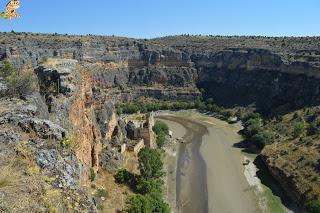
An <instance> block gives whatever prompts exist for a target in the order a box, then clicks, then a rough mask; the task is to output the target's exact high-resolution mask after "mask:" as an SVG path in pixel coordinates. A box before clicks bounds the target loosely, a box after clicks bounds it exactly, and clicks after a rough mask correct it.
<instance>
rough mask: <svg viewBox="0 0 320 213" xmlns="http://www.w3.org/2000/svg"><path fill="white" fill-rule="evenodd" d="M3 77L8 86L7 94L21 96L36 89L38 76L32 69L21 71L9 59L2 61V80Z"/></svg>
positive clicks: (0, 75) (0, 76) (0, 65)
mask: <svg viewBox="0 0 320 213" xmlns="http://www.w3.org/2000/svg"><path fill="white" fill-rule="evenodd" d="M1 79H3V80H4V82H5V86H6V87H7V89H6V91H5V94H6V95H8V96H19V95H26V94H29V93H31V92H33V91H35V89H36V82H37V80H36V76H35V74H34V73H33V72H32V71H31V70H23V71H21V72H20V73H18V71H17V70H16V68H14V67H13V66H12V65H11V64H10V62H9V61H2V62H1V63H0V80H1Z"/></svg>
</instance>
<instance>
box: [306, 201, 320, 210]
mask: <svg viewBox="0 0 320 213" xmlns="http://www.w3.org/2000/svg"><path fill="white" fill-rule="evenodd" d="M306 210H307V212H308V213H320V200H319V199H318V200H312V201H309V202H307V203H306Z"/></svg>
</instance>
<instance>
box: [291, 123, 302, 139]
mask: <svg viewBox="0 0 320 213" xmlns="http://www.w3.org/2000/svg"><path fill="white" fill-rule="evenodd" d="M304 129H305V125H304V123H303V122H296V123H295V124H294V127H293V137H295V138H297V137H299V136H300V135H301V134H302V133H303V131H304Z"/></svg>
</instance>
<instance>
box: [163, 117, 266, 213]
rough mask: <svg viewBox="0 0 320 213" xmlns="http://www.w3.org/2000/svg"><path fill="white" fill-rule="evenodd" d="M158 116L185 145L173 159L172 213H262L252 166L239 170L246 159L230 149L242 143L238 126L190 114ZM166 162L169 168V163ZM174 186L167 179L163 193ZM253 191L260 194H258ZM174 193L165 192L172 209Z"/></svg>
mask: <svg viewBox="0 0 320 213" xmlns="http://www.w3.org/2000/svg"><path fill="white" fill-rule="evenodd" d="M160 117H161V118H162V119H164V121H165V122H166V123H167V124H168V125H169V127H170V129H172V130H173V131H174V132H175V133H176V134H178V135H179V137H181V136H182V135H184V139H185V140H186V141H187V142H188V143H187V144H182V145H180V147H179V152H178V157H177V158H176V160H177V161H178V162H177V174H176V204H177V209H176V210H177V212H187V213H188V212H221V213H224V212H225V213H227V212H231V213H232V212H237V213H238V212H239V213H242V212H243V213H250V212H267V209H266V208H267V206H266V205H264V204H263V203H261V201H263V200H264V199H267V198H266V197H260V194H261V196H262V194H263V193H262V190H264V189H263V188H262V187H263V186H262V185H261V183H260V182H259V180H258V179H257V178H256V177H255V170H254V169H255V168H253V166H254V165H253V164H252V163H250V164H249V167H244V166H243V162H244V159H245V157H246V156H245V155H244V154H243V153H242V152H241V150H240V149H237V148H234V147H233V144H234V143H237V142H239V141H240V140H241V137H240V136H239V135H238V133H237V132H238V130H239V127H236V126H232V125H229V124H227V123H226V122H223V121H220V120H218V119H215V118H211V117H208V116H204V115H201V114H198V113H195V112H184V113H174V114H166V115H161V116H160ZM184 133H185V134H184ZM176 137H177V136H176ZM167 163H168V165H169V164H170V165H171V169H173V168H174V167H172V164H173V165H175V163H174V159H171V161H170V160H169V161H168V162H167ZM169 176H170V175H169ZM173 182H174V180H173V176H172V175H171V184H169V185H168V188H172V187H174V185H175V184H174V183H173ZM257 190H260V192H261V193H260V194H258V195H257V193H256V192H257ZM173 191H174V190H172V189H171V190H168V192H169V194H171V200H170V199H169V202H170V204H171V205H174V204H173V203H174V202H173V197H175V196H174V195H173V194H174V193H173ZM169 197H170V195H169ZM265 202H266V203H267V202H268V200H265ZM266 203H265V204H266Z"/></svg>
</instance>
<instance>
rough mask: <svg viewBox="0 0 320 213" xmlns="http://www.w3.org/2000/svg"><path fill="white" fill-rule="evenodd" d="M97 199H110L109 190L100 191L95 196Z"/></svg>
mask: <svg viewBox="0 0 320 213" xmlns="http://www.w3.org/2000/svg"><path fill="white" fill-rule="evenodd" d="M95 196H96V197H104V198H108V197H109V193H108V191H107V190H105V189H102V188H101V189H98V190H97V192H96V194H95Z"/></svg>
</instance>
